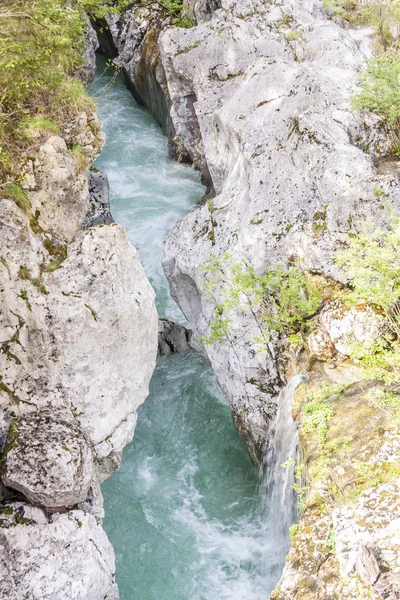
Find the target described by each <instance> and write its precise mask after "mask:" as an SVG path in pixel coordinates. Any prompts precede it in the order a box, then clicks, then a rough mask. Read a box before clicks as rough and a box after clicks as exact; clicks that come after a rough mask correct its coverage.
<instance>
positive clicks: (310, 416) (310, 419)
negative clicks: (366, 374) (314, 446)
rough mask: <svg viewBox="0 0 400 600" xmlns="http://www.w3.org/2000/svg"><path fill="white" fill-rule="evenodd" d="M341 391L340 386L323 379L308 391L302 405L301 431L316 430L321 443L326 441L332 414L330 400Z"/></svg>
mask: <svg viewBox="0 0 400 600" xmlns="http://www.w3.org/2000/svg"><path fill="white" fill-rule="evenodd" d="M342 391H343V387H342V386H338V385H329V384H328V383H327V382H326V381H324V382H323V383H322V384H321V385H320V386H318V387H316V388H314V389H312V390H311V391H310V392H309V393H308V395H307V400H306V402H305V403H304V405H303V407H302V421H301V431H302V432H303V433H304V434H307V433H310V432H311V431H315V430H316V432H317V436H318V441H319V443H320V444H321V445H323V444H325V442H326V436H327V433H328V422H329V420H330V418H331V417H332V416H333V414H334V407H333V404H332V401H333V400H334V399H335V398H336V397H337V396H338V395H339V394H340V393H341V392H342Z"/></svg>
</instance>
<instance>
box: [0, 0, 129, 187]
mask: <svg viewBox="0 0 400 600" xmlns="http://www.w3.org/2000/svg"><path fill="white" fill-rule="evenodd" d="M126 5H127V2H126V1H125V0H119V1H116V2H113V1H112V0H70V1H69V2H65V1H64V0H3V1H2V3H1V8H0V33H1V35H0V90H1V94H0V181H3V182H4V181H8V182H9V181H12V180H14V181H15V180H17V179H18V177H19V176H20V173H19V165H20V162H21V158H22V154H23V151H24V150H25V148H26V146H27V144H28V143H29V141H30V140H31V138H32V137H35V136H38V135H45V134H46V135H47V134H49V133H56V132H58V131H59V129H62V127H63V125H64V124H65V123H66V122H67V121H68V120H70V119H71V116H73V115H74V114H75V113H76V112H79V111H82V110H93V108H94V104H93V102H92V101H91V100H90V99H89V98H88V97H87V94H86V91H85V88H84V86H83V85H82V83H80V82H79V81H78V80H77V79H76V77H78V78H79V77H80V75H81V73H82V67H83V58H82V57H83V51H84V44H85V32H86V26H87V25H86V16H85V11H86V12H87V13H88V14H89V15H90V16H91V18H93V19H96V18H101V17H103V16H104V14H105V13H106V12H110V11H115V10H117V8H118V7H121V6H122V7H124V6H126Z"/></svg>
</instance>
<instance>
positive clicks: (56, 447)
mask: <svg viewBox="0 0 400 600" xmlns="http://www.w3.org/2000/svg"><path fill="white" fill-rule="evenodd" d="M2 463H3V464H2V472H1V479H2V481H3V483H4V485H5V486H7V487H11V488H13V489H15V490H18V491H19V492H21V493H22V494H23V495H24V496H25V497H26V498H27V499H28V500H29V502H31V503H32V504H36V505H40V506H45V507H51V508H53V507H60V506H73V505H75V504H77V503H78V502H83V501H85V500H86V498H87V496H88V491H89V487H90V485H91V483H92V479H93V476H94V467H93V456H92V449H91V445H90V440H89V438H88V436H87V435H86V434H85V432H84V431H83V430H82V428H81V426H80V425H79V423H78V421H77V420H76V419H74V418H73V417H72V415H68V414H63V413H59V412H57V411H49V410H42V411H38V412H33V413H29V414H26V415H24V416H23V417H21V418H20V419H18V420H15V421H14V422H13V423H12V425H11V427H10V431H9V434H8V437H7V440H6V445H5V453H4V455H3V458H2Z"/></svg>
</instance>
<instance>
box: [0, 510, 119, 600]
mask: <svg viewBox="0 0 400 600" xmlns="http://www.w3.org/2000/svg"><path fill="white" fill-rule="evenodd" d="M6 508H7V512H9V513H11V514H10V515H8V516H5V515H4V514H2V515H0V519H1V522H0V598H1V599H2V600H3V599H4V600H27V599H28V598H29V600H44V599H46V600H61V599H62V600H83V599H85V600H103V599H104V598H107V600H118V597H119V596H118V589H117V585H116V583H115V559H114V552H113V549H112V546H111V544H110V542H109V541H108V538H107V536H106V534H105V533H104V531H103V529H102V527H101V525H99V524H98V523H97V521H96V519H95V518H94V517H93V516H92V515H89V514H85V513H84V512H83V511H80V510H75V511H71V512H69V513H67V514H56V515H53V517H52V519H50V521H49V520H48V519H47V517H46V516H45V514H44V513H43V512H41V511H39V510H38V509H31V508H30V507H27V506H26V505H21V504H19V505H18V504H15V505H9V506H8V507H6ZM3 510H4V509H3Z"/></svg>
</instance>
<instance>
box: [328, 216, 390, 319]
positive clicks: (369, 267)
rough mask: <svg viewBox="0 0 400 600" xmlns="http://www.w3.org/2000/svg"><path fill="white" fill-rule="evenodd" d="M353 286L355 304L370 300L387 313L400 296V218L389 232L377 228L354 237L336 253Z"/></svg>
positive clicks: (350, 298)
mask: <svg viewBox="0 0 400 600" xmlns="http://www.w3.org/2000/svg"><path fill="white" fill-rule="evenodd" d="M336 264H338V265H339V266H341V267H343V268H344V271H345V273H346V276H347V278H348V279H349V282H350V284H351V287H352V291H351V293H350V295H349V296H348V299H349V300H351V301H352V303H353V304H357V303H359V302H360V301H361V302H367V303H369V304H372V305H374V306H376V307H378V308H381V309H382V310H384V311H385V312H386V313H387V312H390V310H391V307H393V306H394V305H395V304H396V303H397V301H398V300H399V298H400V219H394V218H393V219H392V221H391V225H390V227H389V229H388V230H387V231H382V230H380V229H377V230H375V231H371V230H370V229H367V230H366V231H364V232H362V233H359V234H357V235H354V236H352V237H351V238H349V239H348V241H347V248H346V249H344V250H342V251H341V252H339V253H338V255H337V256H336Z"/></svg>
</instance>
